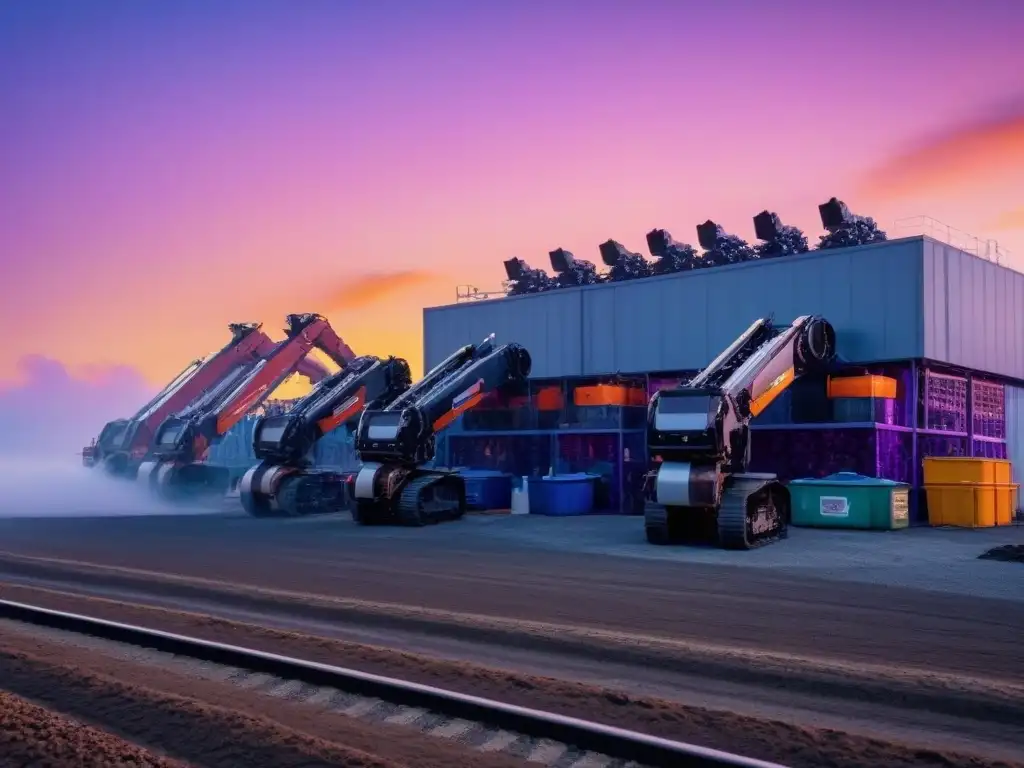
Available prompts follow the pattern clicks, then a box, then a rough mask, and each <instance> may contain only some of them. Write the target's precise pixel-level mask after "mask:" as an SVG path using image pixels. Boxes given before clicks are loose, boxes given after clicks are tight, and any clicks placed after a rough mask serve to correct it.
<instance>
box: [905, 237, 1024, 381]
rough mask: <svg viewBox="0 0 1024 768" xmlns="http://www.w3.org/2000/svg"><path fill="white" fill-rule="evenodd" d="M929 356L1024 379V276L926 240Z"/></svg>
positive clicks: (926, 343)
mask: <svg viewBox="0 0 1024 768" xmlns="http://www.w3.org/2000/svg"><path fill="white" fill-rule="evenodd" d="M923 275H924V291H923V293H924V297H925V302H924V307H923V310H924V329H925V339H924V341H925V343H924V348H925V356H926V357H929V358H931V359H932V360H937V361H939V362H944V363H950V364H953V365H960V366H963V367H965V368H971V369H973V370H977V371H984V372H988V373H994V374H997V375H1001V376H1008V377H1011V378H1015V379H1024V275H1021V274H1020V273H1019V272H1016V271H1014V270H1012V269H1009V268H1007V267H1003V266H1000V265H998V264H995V263H993V262H990V261H986V260H985V259H981V258H978V257H977V256H973V255H971V254H969V253H964V252H963V251H960V250H958V249H956V248H953V247H952V246H949V245H946V244H945V243H939V242H936V241H934V240H925V246H924V272H923Z"/></svg>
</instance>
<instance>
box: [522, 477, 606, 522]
mask: <svg viewBox="0 0 1024 768" xmlns="http://www.w3.org/2000/svg"><path fill="white" fill-rule="evenodd" d="M596 481H597V478H596V477H594V476H593V475H588V474H584V473H580V474H575V475H554V476H553V477H535V478H531V479H530V514H534V515H547V516H549V517H567V516H571V515H586V514H589V513H590V512H593V511H594V484H595V482H596Z"/></svg>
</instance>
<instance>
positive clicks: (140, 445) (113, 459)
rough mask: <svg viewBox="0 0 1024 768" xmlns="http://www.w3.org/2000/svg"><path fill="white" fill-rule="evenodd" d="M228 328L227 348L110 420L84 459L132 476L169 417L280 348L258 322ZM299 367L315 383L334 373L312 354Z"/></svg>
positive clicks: (196, 362) (191, 366)
mask: <svg viewBox="0 0 1024 768" xmlns="http://www.w3.org/2000/svg"><path fill="white" fill-rule="evenodd" d="M228 330H230V331H231V341H229V342H228V343H227V344H226V345H225V346H224V348H223V349H221V350H220V351H219V352H216V353H214V354H212V355H210V356H209V357H206V358H205V359H204V358H200V359H197V360H193V361H192V362H191V363H189V364H188V366H186V367H185V370H183V371H182V372H181V373H179V374H178V375H177V376H175V377H174V379H173V380H172V381H171V383H170V384H168V385H167V386H166V387H164V388H163V389H162V390H161V391H160V393H159V394H157V395H156V397H154V398H153V399H152V400H150V401H149V402H148V403H146V405H144V406H143V407H142V408H141V409H140V410H139V411H138V413H136V414H135V415H134V416H132V417H131V418H130V419H117V420H115V421H111V422H109V423H107V424H106V425H105V426H104V427H103V429H102V430H101V431H100V434H99V437H98V438H96V440H95V441H94V442H93V444H92V445H90V446H88V447H87V448H85V449H84V450H83V451H82V463H83V464H84V465H85V466H87V467H95V466H102V467H103V469H105V470H106V471H107V472H109V473H110V474H111V475H115V476H119V477H127V478H129V479H131V478H134V477H135V475H136V473H137V471H138V469H139V465H140V464H141V463H142V462H143V461H144V460H145V458H146V456H147V454H148V453H149V451H150V448H151V446H152V442H153V437H154V435H155V433H156V431H157V429H158V428H159V427H160V425H161V424H163V422H164V421H165V420H166V419H167V418H169V417H170V416H172V415H174V414H175V413H178V412H179V411H181V410H182V409H184V408H186V407H187V406H189V405H190V404H192V403H194V402H196V400H198V399H199V398H200V397H201V396H202V395H204V394H205V393H207V392H209V391H210V390H212V389H214V388H215V387H217V386H218V384H220V383H221V382H223V381H225V380H227V379H230V378H232V377H236V376H237V375H238V373H239V372H240V371H243V370H247V369H248V368H250V367H252V366H253V365H255V364H256V363H258V362H259V361H260V360H262V359H264V358H265V357H267V356H268V355H270V354H271V353H272V352H273V351H274V350H275V349H276V348H277V344H276V343H275V342H274V341H273V340H271V338H270V337H269V336H267V334H265V333H264V332H263V330H262V326H261V325H260V324H259V323H232V324H230V325H229V326H228ZM298 371H299V373H302V374H303V375H305V376H306V377H307V378H308V379H309V380H310V381H312V382H313V383H317V382H319V381H321V380H322V379H324V378H326V377H327V376H328V374H329V373H330V372H329V371H328V370H327V369H326V368H324V366H322V365H321V364H320V363H318V362H317V361H316V360H310V359H305V360H303V361H302V362H301V364H300V366H299V368H298Z"/></svg>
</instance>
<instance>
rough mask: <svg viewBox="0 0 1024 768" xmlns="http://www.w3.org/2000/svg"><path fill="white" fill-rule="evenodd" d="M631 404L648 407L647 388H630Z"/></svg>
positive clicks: (629, 398) (629, 397)
mask: <svg viewBox="0 0 1024 768" xmlns="http://www.w3.org/2000/svg"><path fill="white" fill-rule="evenodd" d="M627 397H628V400H629V405H635V406H639V407H643V408H646V407H647V402H648V400H647V390H646V389H643V388H640V387H631V388H630V389H629V390H628V395H627Z"/></svg>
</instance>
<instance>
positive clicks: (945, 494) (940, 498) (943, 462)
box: [924, 456, 1017, 528]
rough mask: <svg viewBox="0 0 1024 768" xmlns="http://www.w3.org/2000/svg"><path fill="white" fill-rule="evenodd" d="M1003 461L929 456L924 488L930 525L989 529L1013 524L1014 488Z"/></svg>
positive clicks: (1015, 493)
mask: <svg viewBox="0 0 1024 768" xmlns="http://www.w3.org/2000/svg"><path fill="white" fill-rule="evenodd" d="M1012 477H1013V474H1012V471H1011V464H1010V462H1009V461H1008V460H1006V459H978V458H964V457H945V456H943V457H936V456H929V457H927V458H925V460H924V489H925V492H926V493H927V498H928V522H929V524H930V525H952V526H957V527H960V528H991V527H993V526H997V525H1009V524H1010V523H1011V522H1013V518H1014V511H1015V510H1016V507H1017V486H1016V485H1015V484H1014V483H1013V481H1012Z"/></svg>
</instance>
